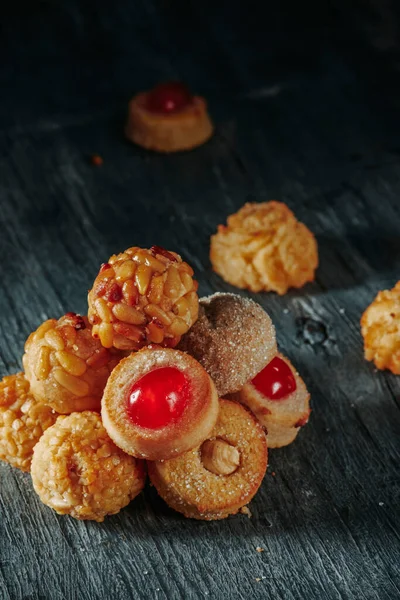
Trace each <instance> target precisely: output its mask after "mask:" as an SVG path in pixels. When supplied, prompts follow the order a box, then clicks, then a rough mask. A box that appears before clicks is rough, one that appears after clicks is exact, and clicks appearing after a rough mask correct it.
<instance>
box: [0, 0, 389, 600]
mask: <svg viewBox="0 0 400 600" xmlns="http://www.w3.org/2000/svg"><path fill="white" fill-rule="evenodd" d="M275 4H279V5H278V6H272V3H271V4H269V3H267V4H266V3H262V2H260V3H258V4H257V3H251V2H250V3H247V5H245V3H242V6H241V7H239V4H235V3H227V2H221V3H215V2H208V1H206V2H203V3H201V5H200V4H199V3H194V2H189V1H185V2H183V1H177V2H174V3H167V2H161V1H159V2H155V1H153V0H146V1H142V2H140V1H139V0H131V1H128V0H121V1H119V2H113V3H109V2H106V1H105V0H101V1H99V2H94V1H93V2H91V1H89V0H87V1H83V0H82V1H79V0H71V1H70V2H61V1H59V2H57V1H55V0H54V1H49V2H44V1H41V2H39V1H38V0H31V1H30V2H29V3H25V2H21V0H17V2H14V3H12V4H10V5H7V7H6V8H4V7H2V8H1V9H0V33H1V35H0V57H1V58H0V88H1V94H0V203H1V210H0V224H1V225H0V278H1V291H0V315H1V321H0V375H1V376H3V375H5V374H7V373H12V372H15V371H16V370H18V369H19V368H20V365H21V354H22V352H23V345H24V341H25V339H26V337H27V335H28V334H29V333H30V331H32V330H33V329H35V328H36V327H37V326H38V325H39V323H40V322H41V321H42V320H44V319H46V318H48V317H53V316H56V317H57V316H59V315H61V314H62V313H64V312H65V311H68V310H72V311H76V312H82V313H84V312H85V311H86V291H87V289H88V288H89V287H90V285H91V282H92V280H93V278H94V276H95V274H96V272H97V268H98V265H99V264H100V263H101V262H102V261H104V260H106V259H107V258H108V256H109V255H110V254H111V253H113V252H116V251H121V250H123V249H124V248H125V247H128V246H131V245H143V246H145V247H148V246H149V245H152V244H158V245H161V246H165V247H167V248H170V249H173V250H177V251H179V252H180V253H181V254H182V255H183V256H184V258H185V259H187V260H188V261H189V262H190V263H191V264H192V265H193V267H194V268H195V271H196V275H197V278H198V279H199V282H200V292H201V293H202V294H203V295H205V294H208V293H210V292H213V291H216V290H221V291H224V290H232V288H230V287H229V286H228V285H226V284H224V283H223V281H222V280H221V279H219V278H218V276H216V275H215V274H213V273H212V271H211V269H210V265H209V260H208V245H209V236H210V234H211V233H213V232H214V231H215V230H216V227H217V225H218V224H219V223H223V222H224V221H225V219H226V216H227V215H228V214H230V213H232V212H234V211H236V210H237V209H238V208H239V207H240V206H241V205H242V204H243V203H244V202H245V201H248V200H257V201H264V200H268V199H272V198H277V199H280V200H282V201H284V202H286V203H287V204H288V205H289V206H290V207H291V208H292V209H293V210H294V211H295V213H296V215H297V216H298V217H299V219H301V220H302V221H304V222H305V223H306V224H307V225H308V226H309V227H310V228H311V229H312V231H313V232H314V233H315V234H316V236H317V238H318V244H319V253H320V267H319V269H318V274H317V279H316V282H315V283H314V284H312V285H308V286H306V287H305V288H304V289H302V290H299V291H293V292H290V293H288V294H287V295H285V296H283V297H278V296H276V295H274V294H259V295H252V297H253V298H254V299H255V300H256V301H257V302H260V303H261V304H262V305H263V306H264V307H265V308H266V310H267V311H268V312H269V313H270V315H271V317H272V319H273V321H274V323H275V325H276V328H277V335H278V341H279V344H280V347H281V349H282V351H283V352H284V353H285V354H287V355H288V356H289V357H290V358H291V359H292V360H293V362H294V363H295V364H296V366H297V367H298V369H299V371H300V373H301V374H302V375H303V377H304V379H305V380H306V382H307V385H308V387H309V389H310V391H311V394H312V407H313V413H312V417H311V419H310V423H309V425H308V426H307V427H305V428H304V430H302V432H301V433H300V435H299V437H298V439H297V440H296V442H295V443H294V444H292V445H291V446H289V447H287V448H283V449H280V450H275V451H271V453H270V459H269V462H270V466H269V470H268V473H267V475H266V478H265V481H264V483H263V485H262V487H261V490H260V492H259V493H258V495H257V496H256V498H255V500H254V501H253V502H252V504H251V511H252V514H253V516H252V518H248V517H247V516H245V515H240V516H237V517H233V518H230V519H228V520H225V521H222V522H214V523H205V522H196V521H189V520H185V519H184V518H183V517H181V516H180V515H178V514H176V513H174V512H173V511H172V510H170V509H168V507H167V506H166V505H165V504H164V503H163V502H162V501H161V500H160V499H159V498H158V497H157V495H156V493H155V491H154V489H152V488H149V487H148V488H147V489H146V490H145V492H144V493H143V494H141V495H140V497H139V498H137V499H136V500H135V501H134V502H132V504H131V505H130V506H129V507H127V508H126V509H124V510H123V511H122V512H121V513H120V514H118V515H116V516H114V517H111V518H109V519H107V520H106V521H105V522H104V523H103V524H97V523H92V522H78V521H74V520H72V519H70V518H67V517H64V518H63V517H59V516H57V515H56V514H55V513H54V512H52V511H51V510H50V509H48V508H47V507H45V506H43V505H42V504H41V503H40V502H39V500H38V498H37V496H36V495H35V493H34V491H33V489H32V485H31V481H30V477H29V475H27V474H23V473H21V472H19V471H17V470H13V469H12V468H10V467H9V466H8V465H7V464H5V463H2V464H1V465H0V598H1V599H2V600H3V599H4V600H10V599H12V600H14V599H21V600H22V599H24V600H28V599H29V600H39V599H51V600H59V599H63V598H67V599H71V600H72V599H79V600H92V599H95V598H102V599H103V598H104V599H117V598H118V599H128V598H168V599H175V598H185V599H191V598H205V597H211V598H221V599H222V598H271V599H274V600H275V599H277V598H282V599H284V600H292V599H307V600H313V599H315V600H319V599H322V598H329V599H354V600H363V599H368V600H369V599H379V600H386V599H394V598H399V597H400V578H399V517H400V514H399V490H400V486H399V471H398V464H399V456H400V449H399V426H400V411H399V393H400V378H398V377H395V376H393V375H391V374H389V373H386V372H385V373H384V372H377V371H376V370H375V369H374V367H373V366H372V365H371V364H368V363H367V362H365V361H364V359H363V351H362V339H361V336H360V330H359V319H360V316H361V314H362V312H363V310H364V309H365V307H366V306H367V305H368V304H369V303H370V302H371V301H372V299H373V298H374V296H375V294H376V292H377V291H378V290H379V289H382V288H390V287H392V286H393V284H394V283H395V282H396V281H397V280H398V279H399V274H400V269H399V266H400V203H399V196H400V166H399V160H400V158H399V157H400V138H399V133H400V131H399V125H400V119H399V108H400V106H399V104H400V97H399V89H400V88H399V75H398V66H399V64H400V61H399V50H398V49H399V39H398V25H399V20H398V14H396V11H397V13H398V9H397V7H396V3H395V2H390V1H386V2H384V3H383V2H382V3H381V4H382V6H380V4H379V3H377V2H370V3H363V2H359V3H351V4H353V6H352V7H349V6H348V4H349V3H345V2H339V1H332V2H331V3H329V6H327V4H328V3H321V2H307V1H306V2H303V3H295V2H288V1H284V2H281V3H275ZM321 5H323V6H321ZM172 78H180V79H183V80H185V81H187V82H188V83H189V85H190V86H191V87H192V88H193V89H195V90H196V91H198V92H200V93H202V94H203V95H205V96H206V97H207V98H208V100H209V104H210V110H211V113H212V116H213V118H214V120H215V123H216V126H217V131H216V135H215V136H214V138H213V139H212V140H211V141H210V142H209V143H208V144H206V145H205V146H203V147H201V148H199V149H197V150H196V151H193V152H190V153H185V154H179V155H175V156H159V155H157V154H151V153H147V152H145V151H141V150H140V149H138V148H135V147H133V146H132V145H129V144H128V143H127V142H125V141H124V139H123V135H122V124H123V120H124V117H125V110H126V105H127V101H128V99H129V98H130V96H131V95H132V94H133V93H134V92H136V91H138V90H141V89H146V88H148V87H150V86H152V85H153V84H155V83H156V82H157V81H159V80H165V79H172ZM93 153H97V154H100V155H101V156H102V157H103V159H104V164H103V165H102V166H101V167H94V166H93V165H92V164H91V163H90V160H89V157H90V155H91V154H93ZM257 546H260V547H262V548H264V552H262V553H259V552H257V551H256V547H257Z"/></svg>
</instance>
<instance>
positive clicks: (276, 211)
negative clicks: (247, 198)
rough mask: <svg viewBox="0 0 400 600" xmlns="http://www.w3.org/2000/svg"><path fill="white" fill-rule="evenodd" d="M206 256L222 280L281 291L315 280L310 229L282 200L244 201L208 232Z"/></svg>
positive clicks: (315, 261) (315, 254)
mask: <svg viewBox="0 0 400 600" xmlns="http://www.w3.org/2000/svg"><path fill="white" fill-rule="evenodd" d="M210 260H211V263H212V266H213V269H214V271H216V273H218V274H219V275H220V276H221V277H222V278H223V279H224V280H225V281H227V282H228V283H231V284H232V285H235V286H236V287H239V288H246V289H249V290H251V291H253V292H260V291H263V290H264V291H267V292H268V291H274V292H277V293H278V294H285V293H286V292H287V291H288V289H289V288H291V287H294V288H300V287H302V286H303V285H304V284H305V283H307V282H308V281H314V278H315V270H316V268H317V266H318V247H317V242H316V240H315V237H314V235H313V234H312V233H311V231H310V230H309V229H308V228H307V227H306V226H305V225H304V224H303V223H300V222H299V221H297V219H296V217H295V215H294V214H293V212H292V211H291V210H290V209H289V208H288V207H287V206H286V205H285V204H283V203H282V202H276V201H274V200H273V201H271V202H262V203H247V204H245V205H244V206H243V207H242V208H241V209H240V210H239V211H238V212H237V213H235V214H233V215H231V216H230V217H228V221H227V225H226V226H225V225H220V226H219V227H218V231H217V233H216V234H215V235H213V236H211V247H210Z"/></svg>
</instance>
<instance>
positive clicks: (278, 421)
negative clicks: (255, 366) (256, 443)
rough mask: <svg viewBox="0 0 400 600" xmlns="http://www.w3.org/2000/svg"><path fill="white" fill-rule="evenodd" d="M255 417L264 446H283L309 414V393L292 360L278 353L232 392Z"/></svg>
mask: <svg viewBox="0 0 400 600" xmlns="http://www.w3.org/2000/svg"><path fill="white" fill-rule="evenodd" d="M232 398H233V399H234V400H237V401H238V402H241V403H242V404H244V405H245V406H247V407H248V408H249V409H250V410H251V411H252V412H253V413H254V415H255V416H256V417H257V419H258V420H259V422H260V423H261V425H262V426H263V427H264V428H265V430H266V434H267V444H268V448H280V447H281V446H287V445H288V444H290V443H291V442H293V440H294V439H295V438H296V436H297V434H298V432H299V430H300V428H301V427H303V426H304V425H305V424H306V423H307V421H308V417H309V415H310V394H309V392H308V390H307V388H306V385H305V383H304V381H303V380H302V378H301V377H300V375H299V374H298V372H297V371H296V369H295V368H294V367H293V365H292V363H291V362H290V361H289V360H288V359H287V358H286V357H285V356H283V355H282V354H278V355H277V356H276V357H274V358H273V359H272V361H271V362H270V363H268V365H267V366H266V367H265V368H264V369H263V370H262V371H261V373H259V374H258V375H257V376H256V377H254V378H253V380H252V381H249V382H248V383H246V384H245V385H244V386H243V388H242V389H241V390H240V391H239V392H237V393H236V394H233V395H232Z"/></svg>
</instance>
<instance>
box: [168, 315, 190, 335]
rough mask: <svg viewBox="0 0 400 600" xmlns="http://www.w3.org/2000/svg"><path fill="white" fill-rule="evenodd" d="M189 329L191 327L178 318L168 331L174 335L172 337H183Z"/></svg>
mask: <svg viewBox="0 0 400 600" xmlns="http://www.w3.org/2000/svg"><path fill="white" fill-rule="evenodd" d="M188 329H189V327H188V325H187V324H186V323H185V321H184V320H183V319H181V318H180V317H176V319H175V320H174V321H173V322H172V323H171V325H170V326H169V328H168V331H169V333H172V335H183V334H184V333H186V332H187V331H188Z"/></svg>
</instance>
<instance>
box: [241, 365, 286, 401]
mask: <svg viewBox="0 0 400 600" xmlns="http://www.w3.org/2000/svg"><path fill="white" fill-rule="evenodd" d="M251 383H252V384H253V385H254V387H255V388H256V390H258V391H259V392H260V394H263V395H264V396H266V397H267V398H269V399H270V400H282V399H283V398H286V396H289V394H291V393H292V392H294V391H295V390H296V387H297V386H296V379H295V378H294V375H293V373H292V371H291V370H290V367H289V366H288V365H287V364H286V363H285V361H284V360H282V359H281V358H279V357H278V356H275V358H273V359H272V360H271V362H270V363H268V364H267V366H266V367H265V369H263V370H262V371H261V372H260V373H259V374H258V375H256V376H255V377H254V379H253V380H252V382H251Z"/></svg>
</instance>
